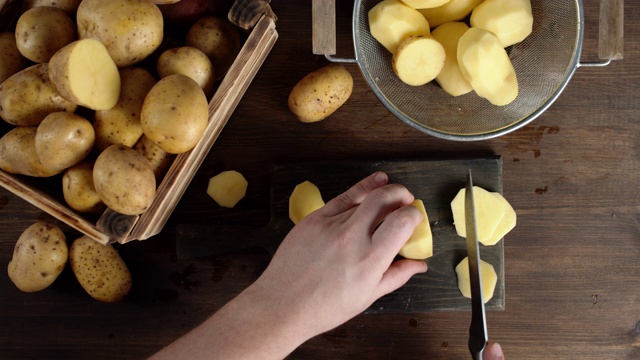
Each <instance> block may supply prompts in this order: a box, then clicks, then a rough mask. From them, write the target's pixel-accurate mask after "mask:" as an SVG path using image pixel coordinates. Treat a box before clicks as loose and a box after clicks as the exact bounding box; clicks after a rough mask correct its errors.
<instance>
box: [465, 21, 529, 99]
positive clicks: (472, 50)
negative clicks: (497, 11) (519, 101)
mask: <svg viewBox="0 0 640 360" xmlns="http://www.w3.org/2000/svg"><path fill="white" fill-rule="evenodd" d="M458 64H459V65H460V71H462V75H464V77H465V79H467V81H469V83H470V84H471V87H473V90H474V91H475V92H476V94H478V95H479V96H480V97H483V98H485V99H487V100H489V102H490V103H492V104H493V105H497V106H503V105H507V104H509V103H511V102H512V101H513V100H515V99H516V97H517V96H518V79H517V77H516V71H515V69H514V68H513V65H512V64H511V59H509V55H508V54H507V52H506V51H505V50H504V47H503V46H502V42H501V41H500V39H498V37H497V36H496V35H495V34H493V33H492V32H490V31H487V30H483V29H479V28H474V27H472V28H470V29H469V30H467V32H466V33H464V35H462V37H461V38H460V40H459V41H458Z"/></svg>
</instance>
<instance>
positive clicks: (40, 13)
mask: <svg viewBox="0 0 640 360" xmlns="http://www.w3.org/2000/svg"><path fill="white" fill-rule="evenodd" d="M15 34H16V43H17V45H18V49H19V50H20V53H21V54H22V55H24V57H26V58H27V59H29V60H31V61H33V62H37V63H46V62H49V60H50V59H51V57H52V56H53V54H55V53H56V52H57V51H58V50H60V49H62V48H63V47H65V46H67V45H69V44H70V43H71V42H73V41H74V40H76V39H77V35H76V25H75V23H74V22H73V21H72V20H71V18H70V17H69V15H67V14H66V13H65V12H64V11H63V10H61V9H57V8H54V7H48V6H44V7H34V8H31V9H29V10H27V11H25V12H24V13H23V14H22V15H21V16H20V18H19V19H18V23H17V24H16V31H15Z"/></svg>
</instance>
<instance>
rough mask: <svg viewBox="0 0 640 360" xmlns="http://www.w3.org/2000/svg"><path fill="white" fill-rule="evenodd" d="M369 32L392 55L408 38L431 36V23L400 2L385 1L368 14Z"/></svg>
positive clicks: (395, 0)
mask: <svg viewBox="0 0 640 360" xmlns="http://www.w3.org/2000/svg"><path fill="white" fill-rule="evenodd" d="M368 16H369V30H370V31H371V36H373V37H374V38H375V39H376V40H378V42H379V43H380V44H382V46H384V47H385V48H386V49H387V50H389V51H390V52H391V53H394V52H395V51H396V47H397V46H398V44H399V43H400V42H401V41H402V40H403V39H404V38H406V37H407V36H411V35H429V33H430V31H431V30H430V29H429V22H427V20H426V19H425V18H424V16H422V14H420V12H419V11H418V10H416V9H413V8H411V7H409V6H407V5H405V4H404V3H403V2H402V1H400V0H383V1H381V2H379V3H378V4H377V5H376V6H374V7H373V8H371V10H369V13H368Z"/></svg>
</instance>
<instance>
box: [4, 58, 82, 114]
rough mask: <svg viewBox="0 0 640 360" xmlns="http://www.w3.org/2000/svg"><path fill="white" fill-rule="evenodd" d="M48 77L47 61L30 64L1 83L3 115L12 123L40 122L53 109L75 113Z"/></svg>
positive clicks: (71, 105) (53, 110)
mask: <svg viewBox="0 0 640 360" xmlns="http://www.w3.org/2000/svg"><path fill="white" fill-rule="evenodd" d="M76 108H77V105H75V104H73V103H71V102H70V101H67V100H65V99H64V98H63V97H62V96H60V94H58V91H57V90H56V88H55V86H54V85H53V82H51V80H50V79H49V66H48V64H36V65H33V66H30V67H28V68H26V69H24V70H22V71H20V72H18V73H16V74H14V75H13V76H11V77H10V78H8V79H7V80H5V81H4V82H3V83H2V84H0V117H2V118H3V119H4V120H5V121H6V122H8V123H9V124H11V125H16V126H33V125H38V124H40V122H42V120H43V119H44V118H45V117H46V116H47V115H49V114H51V113H52V112H56V111H68V112H74V111H75V110H76Z"/></svg>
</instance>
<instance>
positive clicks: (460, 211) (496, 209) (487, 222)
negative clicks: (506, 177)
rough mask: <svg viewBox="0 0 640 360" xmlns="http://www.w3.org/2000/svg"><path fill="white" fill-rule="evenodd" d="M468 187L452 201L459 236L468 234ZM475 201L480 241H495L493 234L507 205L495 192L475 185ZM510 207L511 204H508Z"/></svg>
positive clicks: (454, 221)
mask: <svg viewBox="0 0 640 360" xmlns="http://www.w3.org/2000/svg"><path fill="white" fill-rule="evenodd" d="M466 192H467V191H466V189H464V188H463V189H461V190H460V191H459V192H458V194H457V195H456V196H455V198H454V199H453V201H451V211H452V212H453V224H454V225H455V228H456V232H457V233H458V235H459V236H462V237H466V236H467V227H466V224H465V194H466ZM473 201H474V205H475V210H476V235H477V236H478V241H479V242H481V243H482V244H483V245H493V244H490V243H491V242H492V241H493V234H494V233H495V232H496V229H497V228H498V224H500V222H501V221H502V219H503V218H504V216H505V214H506V213H507V206H506V205H505V203H504V202H502V201H501V200H500V199H499V198H498V197H496V196H495V195H494V193H490V192H488V191H487V190H485V189H483V188H481V187H478V186H474V187H473ZM508 207H509V208H510V207H511V205H508Z"/></svg>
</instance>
